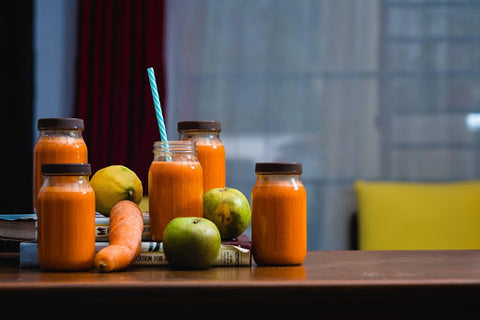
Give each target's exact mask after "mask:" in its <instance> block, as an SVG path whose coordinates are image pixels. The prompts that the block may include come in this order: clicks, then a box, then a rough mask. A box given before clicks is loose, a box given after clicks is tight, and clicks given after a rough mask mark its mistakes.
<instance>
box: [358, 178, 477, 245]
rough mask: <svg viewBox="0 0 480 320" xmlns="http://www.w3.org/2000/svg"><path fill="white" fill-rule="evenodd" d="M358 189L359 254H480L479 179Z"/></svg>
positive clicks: (368, 184)
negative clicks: (459, 251) (453, 251)
mask: <svg viewBox="0 0 480 320" xmlns="http://www.w3.org/2000/svg"><path fill="white" fill-rule="evenodd" d="M354 187H355V192H356V196H357V201H358V248H359V249H360V250H431V249H432V250H433V249H480V180H472V181H459V182H448V183H409V182H387V181H365V180H357V181H355V185H354Z"/></svg>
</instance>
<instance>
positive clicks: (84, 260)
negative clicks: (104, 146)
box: [37, 163, 95, 271]
mask: <svg viewBox="0 0 480 320" xmlns="http://www.w3.org/2000/svg"><path fill="white" fill-rule="evenodd" d="M42 174H43V177H44V182H43V185H42V187H41V188H40V190H39V193H38V208H37V209H38V212H39V213H40V214H39V215H38V221H37V222H38V226H37V228H38V229H37V242H38V262H39V264H40V268H41V269H43V270H57V271H73V270H89V269H91V268H92V267H93V259H94V255H95V193H94V191H93V189H92V187H91V186H90V184H89V182H88V177H89V175H90V174H91V168H90V164H89V163H75V164H71V163H68V164H67V163H65V164H63V163H62V164H58V163H56V164H43V165H42Z"/></svg>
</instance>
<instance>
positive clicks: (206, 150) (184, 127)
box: [177, 121, 225, 192]
mask: <svg viewBox="0 0 480 320" xmlns="http://www.w3.org/2000/svg"><path fill="white" fill-rule="evenodd" d="M177 129H178V133H179V139H180V140H188V139H191V140H194V141H195V142H196V143H197V157H198V161H200V164H201V165H202V168H203V181H204V182H203V190H204V192H207V191H208V190H210V189H212V188H225V147H224V146H223V143H222V140H221V139H220V131H221V130H222V125H221V123H220V122H219V121H180V122H179V123H178V125H177Z"/></svg>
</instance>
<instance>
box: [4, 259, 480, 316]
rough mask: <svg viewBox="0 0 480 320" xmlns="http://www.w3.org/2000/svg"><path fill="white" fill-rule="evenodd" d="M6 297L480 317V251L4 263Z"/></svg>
mask: <svg viewBox="0 0 480 320" xmlns="http://www.w3.org/2000/svg"><path fill="white" fill-rule="evenodd" d="M0 303H1V304H2V306H1V307H2V308H3V309H2V310H7V309H8V308H9V307H10V308H13V307H14V308H16V309H17V310H18V308H19V307H20V308H21V306H30V305H32V310H35V312H36V314H39V312H41V311H44V312H45V313H46V314H51V313H52V310H55V306H58V305H59V304H62V305H63V306H71V307H72V308H69V309H68V310H74V311H73V312H74V313H75V314H80V313H82V312H85V313H87V314H90V315H93V314H97V315H99V314H100V313H101V314H103V315H105V313H106V312H110V311H112V312H117V313H119V314H121V315H127V314H128V313H129V312H130V313H131V314H132V315H135V314H137V316H138V317H142V316H141V313H142V312H148V311H149V310H150V311H153V310H156V311H158V312H160V313H159V314H161V315H164V314H165V313H166V312H167V311H168V310H174V311H175V312H176V313H184V312H192V313H194V314H204V315H205V316H209V315H210V314H212V313H214V314H217V315H218V318H222V319H223V318H225V317H226V318H229V317H230V318H232V317H235V315H236V316H237V317H239V316H241V317H248V316H249V315H253V314H257V313H258V312H261V311H263V312H265V313H266V314H268V315H275V314H278V315H285V316H286V315H288V313H292V314H293V315H298V314H300V312H302V311H305V310H313V312H314V313H315V314H316V315H319V316H322V315H323V316H335V317H355V318H356V317H357V316H358V315H360V314H364V315H368V316H369V317H373V318H377V317H378V318H383V317H387V318H405V317H407V318H409V319H411V318H412V317H413V318H415V316H418V317H425V316H426V317H427V318H431V316H436V315H439V316H442V319H444V318H445V316H454V317H455V318H456V319H459V317H458V316H459V315H461V316H472V317H475V318H478V317H480V250H458V251H457V250H452V251H312V252H308V254H307V258H306V260H305V262H304V264H303V265H301V266H293V267H286V266H282V267H260V266H256V265H255V264H253V265H252V267H240V268H238V267H230V268H226V267H212V268H210V269H207V270H195V271H193V270H191V271H181V270H172V269H169V268H167V267H158V268H151V267H148V268H146V267H135V268H131V269H129V270H128V271H124V272H116V273H99V272H97V271H95V270H92V271H91V272H75V273H50V272H41V271H39V270H38V269H20V268H18V267H17V266H15V265H13V266H12V265H5V264H4V265H2V266H0ZM19 303H20V304H21V306H18V305H17V306H15V305H16V304H19ZM52 306H53V307H52ZM26 310H28V307H27V308H26ZM142 310H143V311H142ZM254 310H256V311H254ZM224 312H228V314H230V316H226V313H224ZM309 312H312V311H309ZM167 313H168V312H167ZM222 314H223V316H222ZM209 317H210V316H209ZM467 318H468V317H467Z"/></svg>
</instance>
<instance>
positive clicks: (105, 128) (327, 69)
mask: <svg viewBox="0 0 480 320" xmlns="http://www.w3.org/2000/svg"><path fill="white" fill-rule="evenodd" d="M2 6H5V8H4V10H2V13H1V15H2V19H1V22H0V23H1V24H2V27H1V28H0V34H1V36H2V37H1V39H2V41H1V46H2V47H1V48H2V57H3V58H4V59H2V65H3V66H4V67H3V68H2V69H3V71H2V73H1V75H0V76H1V86H0V90H2V91H1V92H2V97H3V99H2V105H3V107H2V110H3V115H2V117H1V118H2V119H3V120H2V126H1V127H2V129H1V130H2V133H1V135H2V142H3V148H2V150H3V152H2V156H1V158H2V164H3V170H4V172H5V176H6V177H7V179H6V180H5V181H4V182H5V183H4V184H3V187H2V190H3V192H2V194H3V195H4V197H2V200H3V201H2V202H3V204H2V205H1V206H0V210H1V211H3V212H5V213H10V212H11V213H20V212H31V206H32V204H31V202H32V201H31V188H32V187H31V186H32V182H31V179H32V172H31V171H32V170H31V168H32V154H33V153H32V151H33V143H34V142H35V139H36V136H37V129H36V121H37V120H38V118H42V117H70V116H75V117H81V118H83V119H84V120H85V124H86V128H85V131H84V138H85V139H86V142H87V145H88V147H89V161H90V162H91V163H92V166H93V168H94V169H95V170H98V169H100V168H101V167H104V166H107V165H110V164H123V165H126V166H128V167H130V168H132V169H133V170H134V171H135V172H137V174H138V175H139V176H140V177H141V179H142V182H143V184H144V188H145V187H146V186H147V178H146V174H147V172H148V167H149V165H150V162H151V160H152V145H153V141H156V140H159V138H160V136H159V133H158V127H157V124H156V120H155V115H154V111H153V110H154V107H153V102H152V99H151V94H150V91H149V90H150V88H149V87H148V78H147V73H146V68H147V67H150V66H152V67H154V69H155V73H156V77H157V82H158V83H159V89H160V95H161V97H162V107H163V109H164V115H165V117H166V121H167V131H168V135H169V139H172V140H174V139H176V138H178V133H177V130H176V129H177V127H176V124H177V122H178V121H180V120H194V119H197V120H219V121H221V122H222V126H223V130H222V132H221V138H222V140H223V142H224V144H225V147H226V157H227V164H226V166H227V185H228V186H230V187H234V188H237V189H239V190H241V191H242V192H243V193H244V194H245V195H246V196H247V197H248V198H250V193H251V190H252V188H253V185H254V183H255V179H256V177H255V173H254V165H255V162H258V161H276V160H282V161H300V162H302V163H303V170H304V171H303V174H302V180H303V182H304V184H305V187H306V189H307V195H308V200H307V204H308V249H309V250H334V249H348V248H349V247H350V240H351V232H350V219H351V217H352V215H353V214H354V212H355V210H356V203H355V196H354V192H353V181H354V180H355V179H358V178H363V179H370V180H375V179H382V180H395V181H453V180H462V179H474V178H480V158H479V156H480V136H479V133H478V129H479V128H480V120H479V118H480V0H302V1H290V0H232V1H216V0H196V1H192V0H158V1H154V0H151V1H147V0H140V1H106V0H98V1H78V2H77V1H74V0H70V1H63V0H31V1H16V2H14V3H13V1H12V3H9V4H3V5H2Z"/></svg>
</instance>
